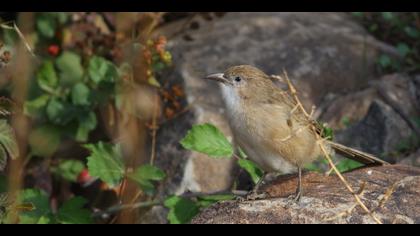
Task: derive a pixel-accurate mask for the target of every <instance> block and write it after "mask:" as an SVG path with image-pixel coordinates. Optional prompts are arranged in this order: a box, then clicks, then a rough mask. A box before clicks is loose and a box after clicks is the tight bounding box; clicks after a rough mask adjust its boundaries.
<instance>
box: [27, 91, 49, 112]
mask: <svg viewBox="0 0 420 236" xmlns="http://www.w3.org/2000/svg"><path fill="white" fill-rule="evenodd" d="M49 99H50V96H49V95H48V94H43V95H41V96H39V97H37V98H35V99H34V100H31V101H26V102H25V104H24V105H23V113H24V114H25V115H27V116H32V117H34V116H37V115H39V114H40V113H41V112H42V110H43V109H45V107H46V106H47V103H48V100H49Z"/></svg>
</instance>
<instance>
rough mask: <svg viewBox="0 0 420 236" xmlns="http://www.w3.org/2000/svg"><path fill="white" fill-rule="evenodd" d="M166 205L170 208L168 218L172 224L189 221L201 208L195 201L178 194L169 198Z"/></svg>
mask: <svg viewBox="0 0 420 236" xmlns="http://www.w3.org/2000/svg"><path fill="white" fill-rule="evenodd" d="M164 205H165V207H167V208H169V213H168V216H167V218H168V220H169V223H171V224H185V223H189V222H190V221H191V219H192V218H193V217H194V216H196V215H197V214H198V212H199V209H200V208H199V206H198V205H197V204H196V203H195V202H193V201H191V200H189V199H186V198H182V197H178V196H172V197H169V198H167V199H166V200H165V202H164Z"/></svg>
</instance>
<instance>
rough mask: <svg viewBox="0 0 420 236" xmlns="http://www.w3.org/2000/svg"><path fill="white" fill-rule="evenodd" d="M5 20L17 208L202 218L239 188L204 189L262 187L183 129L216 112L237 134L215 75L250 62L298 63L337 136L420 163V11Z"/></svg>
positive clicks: (3, 172)
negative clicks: (195, 148)
mask: <svg viewBox="0 0 420 236" xmlns="http://www.w3.org/2000/svg"><path fill="white" fill-rule="evenodd" d="M0 35H1V37H0V116H1V119H0V144H1V145H0V222H2V223H188V222H189V220H190V219H191V218H192V217H193V216H195V215H196V214H197V213H198V212H199V210H200V209H202V208H204V207H207V206H209V205H210V204H212V203H214V202H217V201H219V200H223V199H229V198H231V196H229V195H217V196H213V197H212V198H206V197H205V196H204V195H202V196H201V195H197V193H200V194H205V193H215V192H223V191H229V190H249V189H250V188H251V187H252V182H253V174H252V173H251V172H252V171H251V172H250V169H249V168H244V167H243V166H238V164H237V162H236V161H235V160H232V159H228V158H224V159H223V158H222V159H213V158H210V157H208V156H207V155H204V154H200V153H196V152H191V151H187V150H185V149H184V148H183V147H182V146H181V144H180V140H182V139H183V137H184V136H185V135H186V133H187V131H188V130H189V129H190V128H191V127H192V126H193V125H194V124H201V123H211V124H214V125H215V126H217V127H218V128H219V129H220V130H221V131H222V132H223V133H224V134H225V135H226V136H227V137H228V139H229V140H232V138H231V135H230V131H229V127H228V124H227V123H226V120H225V118H224V109H223V106H222V102H221V99H220V94H219V90H218V87H217V85H216V84H213V83H206V82H205V81H203V80H202V78H203V77H204V76H205V75H207V74H210V73H216V72H222V71H224V70H225V69H226V68H228V67H230V66H233V65H238V64H251V65H254V66H257V67H258V68H260V69H262V70H263V71H265V72H266V73H267V74H281V73H282V71H283V70H286V71H287V72H288V74H289V77H290V78H291V79H292V80H293V82H294V83H295V85H296V87H297V88H298V90H299V96H300V97H301V99H302V100H303V103H304V105H305V106H306V107H307V108H311V106H312V105H315V106H316V110H315V113H314V115H315V118H316V119H318V120H319V121H321V122H323V123H325V126H326V127H328V129H329V132H331V134H332V135H333V136H334V139H335V140H336V141H338V142H341V143H343V144H346V145H349V146H352V147H355V148H358V149H361V150H363V151H366V152H369V153H372V154H374V155H376V156H379V157H381V158H382V159H384V160H386V161H388V162H391V163H402V164H407V165H414V166H420V151H419V149H418V148H419V145H420V142H419V137H420V136H419V135H420V127H419V125H420V116H419V115H420V114H419V108H420V92H419V91H420V90H419V88H420V73H419V72H420V60H419V58H420V50H419V48H420V40H419V39H420V13H417V12H398V13H396V12H375V13H374V12H351V13H350V12H349V13H331V12H330V13H283V12H282V13H230V12H204V13H203V12H188V13H187V12H185V13H182V12H179V13H164V12H161V13H157V12H154V13H109V12H89V13H85V12H72V13H71V12H66V13H64V12H44V13H30V12H27V13H13V12H12V13H11V12H0ZM308 110H310V109H308ZM336 161H337V165H338V167H339V168H340V170H341V171H349V170H351V169H354V168H357V167H360V166H361V165H360V164H359V163H356V162H353V161H349V160H345V159H340V158H338V157H337V158H336ZM307 168H308V169H309V170H312V171H320V172H324V171H328V167H327V164H326V163H325V162H323V161H319V162H317V163H315V164H312V165H310V166H308V167H307ZM254 174H255V173H254Z"/></svg>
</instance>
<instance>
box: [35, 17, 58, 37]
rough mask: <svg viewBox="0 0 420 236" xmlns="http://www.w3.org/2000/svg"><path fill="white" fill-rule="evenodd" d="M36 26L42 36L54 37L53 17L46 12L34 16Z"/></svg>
mask: <svg viewBox="0 0 420 236" xmlns="http://www.w3.org/2000/svg"><path fill="white" fill-rule="evenodd" d="M36 28H37V30H38V32H39V33H40V34H41V35H42V36H44V37H46V38H52V37H54V35H55V30H56V28H57V22H56V20H55V17H54V16H53V15H52V14H48V13H42V14H39V15H38V16H37V18H36Z"/></svg>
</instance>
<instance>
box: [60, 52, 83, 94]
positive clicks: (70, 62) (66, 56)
mask: <svg viewBox="0 0 420 236" xmlns="http://www.w3.org/2000/svg"><path fill="white" fill-rule="evenodd" d="M56 65H57V67H58V69H59V71H60V84H61V85H63V86H73V85H74V84H76V83H77V82H79V81H81V79H82V77H83V73H84V72H83V67H82V63H81V58H80V56H79V55H78V54H76V53H74V52H70V51H64V52H63V53H62V54H61V55H60V56H59V57H58V58H57V60H56Z"/></svg>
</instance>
